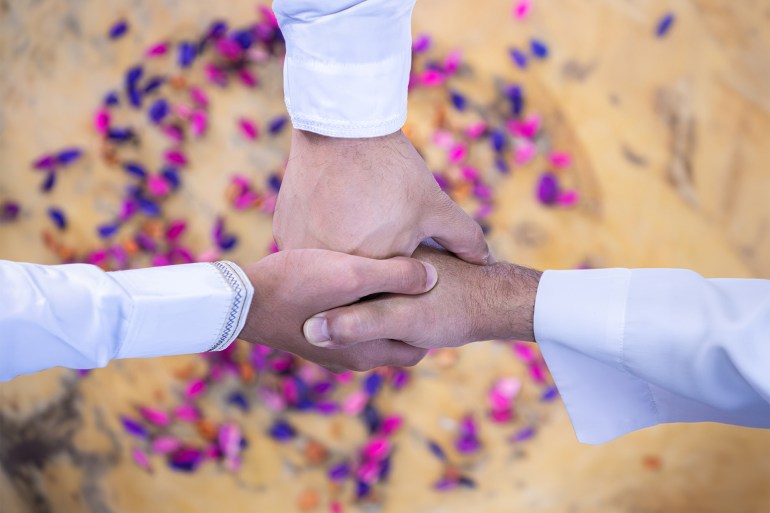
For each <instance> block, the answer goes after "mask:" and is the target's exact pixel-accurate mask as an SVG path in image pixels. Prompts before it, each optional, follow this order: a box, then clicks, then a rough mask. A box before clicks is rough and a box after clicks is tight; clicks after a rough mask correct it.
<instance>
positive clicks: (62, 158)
mask: <svg viewBox="0 0 770 513" xmlns="http://www.w3.org/2000/svg"><path fill="white" fill-rule="evenodd" d="M82 155H83V151H82V150H80V148H66V149H64V150H61V151H60V152H59V153H57V154H56V161H57V162H58V163H59V164H60V165H62V166H68V165H70V164H72V163H73V162H75V161H76V160H78V159H79V158H80V157H81V156H82Z"/></svg>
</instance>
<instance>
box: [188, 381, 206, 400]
mask: <svg viewBox="0 0 770 513" xmlns="http://www.w3.org/2000/svg"><path fill="white" fill-rule="evenodd" d="M205 391H206V382H205V381H203V380H202V379H195V380H193V381H191V382H190V383H189V384H188V385H187V388H186V389H185V392H184V394H185V396H186V397H187V398H188V399H193V398H195V397H198V396H199V395H201V394H202V393H203V392H205Z"/></svg>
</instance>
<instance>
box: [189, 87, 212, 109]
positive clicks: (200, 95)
mask: <svg viewBox="0 0 770 513" xmlns="http://www.w3.org/2000/svg"><path fill="white" fill-rule="evenodd" d="M190 98H191V99H192V101H193V102H194V103H195V104H196V105H197V106H198V107H202V108H204V109H205V108H206V107H208V106H209V98H208V96H206V93H205V92H204V91H203V89H201V88H200V87H191V88H190Z"/></svg>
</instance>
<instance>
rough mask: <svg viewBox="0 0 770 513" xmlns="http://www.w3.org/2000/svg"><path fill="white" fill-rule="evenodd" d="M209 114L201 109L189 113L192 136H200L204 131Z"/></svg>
mask: <svg viewBox="0 0 770 513" xmlns="http://www.w3.org/2000/svg"><path fill="white" fill-rule="evenodd" d="M208 123H209V116H208V114H206V113H205V112H204V111H202V110H196V111H195V112H193V113H192V114H191V115H190V128H191V131H192V134H193V136H194V137H200V136H202V135H203V134H205V133H206V129H207V128H208Z"/></svg>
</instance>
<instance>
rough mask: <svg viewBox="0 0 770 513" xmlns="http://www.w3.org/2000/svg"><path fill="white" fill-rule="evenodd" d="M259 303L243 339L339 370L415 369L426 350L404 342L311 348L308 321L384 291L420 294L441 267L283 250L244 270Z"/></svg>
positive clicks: (406, 260)
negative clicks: (304, 327)
mask: <svg viewBox="0 0 770 513" xmlns="http://www.w3.org/2000/svg"><path fill="white" fill-rule="evenodd" d="M243 270H244V272H245V273H246V275H247V276H248V278H249V280H250V281H251V282H252V284H253V285H254V299H253V300H252V303H251V307H250V309H249V313H248V317H247V319H246V324H245V326H244V328H243V331H241V333H240V335H239V338H241V339H243V340H246V341H248V342H254V343H259V344H264V345H267V346H270V347H274V348H276V349H281V350H283V351H288V352H290V353H294V354H296V355H298V356H301V357H302V358H305V359H307V360H311V361H313V362H316V363H318V364H319V365H322V366H324V367H326V368H327V369H329V370H332V371H335V372H341V371H343V370H355V371H365V370H369V369H372V368H374V367H380V366H384V365H394V366H411V365H415V364H416V363H417V362H419V361H420V360H421V359H422V357H423V356H425V353H426V351H425V350H423V349H418V348H416V347H412V346H409V345H406V344H403V343H401V342H396V341H385V342H383V343H374V342H373V343H369V344H366V343H364V344H359V345H357V346H356V347H353V348H350V349H349V350H347V351H332V350H329V349H322V348H318V347H315V346H312V345H310V344H308V343H307V342H306V341H305V337H304V336H303V334H302V325H303V323H304V322H305V319H307V318H308V317H310V316H311V315H314V314H316V313H317V312H321V311H324V310H328V309H330V308H335V307H338V306H342V305H348V304H351V303H355V302H356V301H358V300H359V299H361V298H362V297H365V296H368V295H371V294H374V293H379V292H391V293H397V294H421V293H423V292H426V291H428V290H430V289H431V288H432V287H433V286H434V285H435V283H436V269H435V268H434V267H433V266H432V265H431V264H423V263H422V262H420V261H419V260H415V259H411V258H406V257H397V258H391V259H388V260H371V259H368V258H362V257H357V256H351V255H346V254H343V253H335V252H333V251H327V250H321V249H302V250H293V251H282V252H279V253H274V254H272V255H270V256H268V257H265V258H263V259H262V260H260V261H259V262H257V263H256V264H253V265H250V266H246V267H244V268H243Z"/></svg>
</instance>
